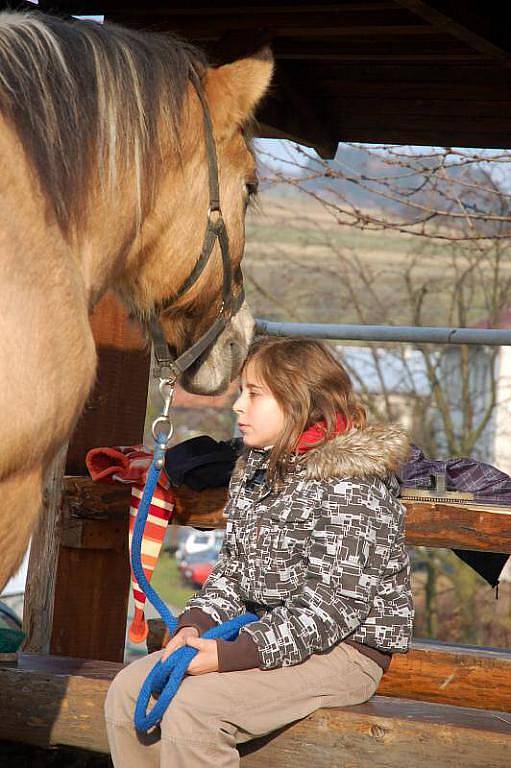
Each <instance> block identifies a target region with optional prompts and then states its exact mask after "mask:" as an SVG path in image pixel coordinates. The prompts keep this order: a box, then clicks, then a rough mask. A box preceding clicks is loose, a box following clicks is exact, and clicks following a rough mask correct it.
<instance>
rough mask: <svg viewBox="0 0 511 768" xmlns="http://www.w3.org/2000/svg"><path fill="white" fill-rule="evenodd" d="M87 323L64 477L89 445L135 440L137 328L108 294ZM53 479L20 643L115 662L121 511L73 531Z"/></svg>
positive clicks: (140, 345) (121, 628) (121, 633)
mask: <svg viewBox="0 0 511 768" xmlns="http://www.w3.org/2000/svg"><path fill="white" fill-rule="evenodd" d="M91 325H92V329H93V332H94V337H95V339H96V344H97V348H98V375H97V384H96V387H95V388H94V391H93V392H92V394H91V397H90V398H89V401H88V403H87V406H86V408H85V411H84V413H83V415H82V417H81V419H80V421H79V423H78V426H77V429H76V431H75V433H74V435H73V437H72V440H71V443H70V445H69V450H68V453H67V461H66V467H65V469H66V474H67V475H70V474H71V475H85V474H86V468H85V455H86V453H87V451H88V450H89V449H90V448H93V447H96V446H103V445H105V446H106V445H111V446H114V445H132V444H136V443H140V442H142V440H143V432H144V421H145V412H146V402H147V385H148V378H149V367H150V355H149V351H148V349H147V347H146V345H145V343H144V340H143V338H142V334H141V332H140V329H139V328H138V327H137V326H136V325H135V324H133V323H131V322H130V321H129V320H128V317H127V313H126V311H125V309H124V308H123V307H122V306H121V304H120V303H119V302H118V300H117V299H116V298H115V297H114V296H113V295H107V296H105V297H104V298H103V299H102V301H101V302H100V303H99V304H98V305H97V307H96V309H95V311H94V313H93V315H92V318H91ZM62 468H63V461H61V465H60V469H61V471H62ZM57 475H58V472H57ZM57 485H58V483H57V482H56V480H55V478H54V491H53V492H52V494H51V495H52V498H53V501H52V514H51V518H50V516H48V515H47V516H46V519H45V520H44V523H43V525H42V526H41V527H40V528H39V531H38V533H37V534H36V536H35V537H34V538H33V541H32V551H33V557H32V560H31V566H30V570H29V579H28V587H27V595H28V598H29V611H28V616H27V622H28V626H29V632H30V636H31V637H30V638H29V640H30V642H29V646H28V647H29V648H30V650H39V651H42V650H45V651H46V652H48V647H49V650H50V651H51V653H54V654H58V655H63V656H75V657H79V658H94V659H102V660H105V661H122V659H123V654H124V640H125V627H126V618H127V607H128V593H129V558H128V514H127V510H126V514H125V515H123V516H122V518H121V519H117V520H105V521H102V522H101V530H100V531H98V532H96V534H97V535H92V536H91V535H89V533H88V535H87V536H82V535H81V534H80V533H79V532H78V530H74V531H73V526H72V519H73V516H74V514H75V513H76V509H75V510H69V509H68V508H67V507H65V508H64V515H61V512H62V510H61V506H60V504H59V502H58V495H59V494H58V489H57ZM59 516H60V517H65V519H66V525H65V526H64V527H63V528H62V536H61V537H60V540H58V539H57V538H56V534H55V524H56V520H57V519H58V518H59ZM70 523H71V525H70Z"/></svg>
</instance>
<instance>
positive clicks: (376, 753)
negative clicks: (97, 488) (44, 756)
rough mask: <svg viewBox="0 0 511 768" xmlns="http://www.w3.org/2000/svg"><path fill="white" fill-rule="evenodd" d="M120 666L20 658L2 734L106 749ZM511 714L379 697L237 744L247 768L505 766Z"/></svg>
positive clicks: (6, 676) (6, 677)
mask: <svg viewBox="0 0 511 768" xmlns="http://www.w3.org/2000/svg"><path fill="white" fill-rule="evenodd" d="M118 669H120V665H112V664H106V663H105V662H103V663H100V662H84V661H80V660H78V659H63V658H55V657H53V658H51V657H49V658H48V657H46V658H41V657H37V656H33V655H30V654H29V655H25V656H21V658H20V661H19V664H18V665H17V666H16V665H8V664H3V665H1V666H0V684H1V686H2V694H3V695H2V699H1V703H0V738H2V739H8V740H10V741H22V742H25V743H30V744H37V745H41V746H54V745H58V744H65V745H68V746H74V747H81V748H85V749H89V750H95V751H98V752H107V751H108V744H107V739H106V732H105V726H104V718H103V704H104V699H105V695H106V691H107V689H108V686H109V684H110V680H111V679H112V678H113V676H114V675H115V673H116V672H117V671H118ZM510 747H511V723H510V720H509V715H507V714H506V713H503V712H498V711H493V710H492V711H483V710H479V709H470V708H462V707H453V706H449V705H442V704H432V703H425V702H417V701H411V700H404V699H394V698H391V697H384V696H374V697H373V698H372V699H371V700H370V701H368V702H367V703H366V704H361V705H358V706H354V707H347V708H332V709H320V710H318V711H317V712H315V713H314V714H312V715H311V716H309V717H307V718H305V719H304V720H301V721H299V722H297V723H295V724H292V725H290V726H289V727H287V728H285V729H283V730H281V731H279V732H276V733H274V734H272V735H271V736H269V737H266V738H263V739H258V740H256V741H253V742H249V743H248V744H245V745H242V746H241V747H240V753H241V765H242V767H244V768H267V766H268V765H271V766H272V768H289V766H292V765H301V764H302V762H303V758H304V755H306V756H307V757H308V758H312V757H313V762H314V765H315V768H331V766H332V765H333V764H334V763H336V762H338V760H339V755H342V760H343V764H345V765H346V766H348V765H349V766H350V768H366V767H367V765H368V764H370V765H374V766H375V767H376V768H419V766H422V765H423V764H424V763H425V762H426V763H427V764H429V765H439V766H442V768H459V766H460V765H463V767H464V768H481V766H485V768H490V766H491V768H507V766H508V764H509V748H510Z"/></svg>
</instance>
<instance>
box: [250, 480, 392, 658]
mask: <svg viewBox="0 0 511 768" xmlns="http://www.w3.org/2000/svg"><path fill="white" fill-rule="evenodd" d="M381 486H383V484H382V483H381V484H380V483H379V484H378V485H377V486H375V485H374V484H372V483H370V482H368V483H365V482H361V481H356V482H355V481H345V480H338V481H335V480H332V481H330V482H329V483H328V484H327V485H326V486H325V488H324V494H323V497H322V502H321V508H320V515H319V519H318V521H317V523H316V526H315V528H314V530H313V532H312V535H311V545H310V549H309V556H308V560H307V570H306V574H305V579H304V583H303V587H302V588H301V589H300V591H299V592H298V593H296V594H294V595H292V597H290V598H289V599H287V600H286V601H285V602H284V603H283V604H282V605H278V606H276V607H275V608H273V609H272V610H271V611H270V612H269V613H268V614H266V615H265V616H264V617H263V618H261V619H260V620H259V621H257V622H253V623H252V624H249V625H247V626H245V627H243V628H242V629H241V632H240V634H241V633H245V632H246V633H247V634H249V635H250V636H251V637H252V639H253V640H254V641H255V643H256V645H257V647H258V651H259V661H260V664H259V666H260V668H262V669H274V668H277V667H282V666H292V665H294V664H299V663H300V662H302V661H304V660H305V659H306V658H308V657H309V656H310V655H312V654H313V653H315V652H320V651H325V650H328V648H330V647H332V646H333V645H335V644H336V643H337V642H338V641H340V640H342V639H344V638H346V637H347V636H348V635H350V634H352V632H354V630H355V629H357V627H358V626H359V625H360V624H362V623H363V622H364V621H365V619H366V618H367V616H368V614H369V612H370V610H371V605H372V601H373V598H374V595H375V592H376V588H377V585H378V582H379V580H380V579H381V576H382V574H383V572H384V570H385V566H386V563H387V561H388V558H389V554H390V548H391V544H392V541H391V539H393V538H395V535H396V531H395V530H394V529H395V528H396V523H397V521H396V519H395V517H396V510H397V508H399V507H400V505H396V504H393V503H388V502H386V501H385V500H384V492H383V491H382V490H381Z"/></svg>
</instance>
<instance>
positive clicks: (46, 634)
mask: <svg viewBox="0 0 511 768" xmlns="http://www.w3.org/2000/svg"><path fill="white" fill-rule="evenodd" d="M66 453H67V445H66V446H64V447H63V448H62V449H61V450H60V451H59V453H58V454H57V456H56V458H55V460H54V461H53V464H52V465H51V467H50V470H49V472H48V475H47V479H46V485H45V488H44V492H43V510H42V514H41V517H40V519H39V524H38V526H37V529H36V531H35V533H34V535H33V536H32V544H31V547H30V559H29V563H28V576H27V586H26V589H25V600H24V606H23V630H24V632H25V633H26V635H27V637H26V640H25V643H24V646H23V648H24V650H25V651H31V652H33V653H48V652H49V649H50V637H51V629H52V620H53V601H54V595H55V576H56V573H57V561H58V556H59V542H60V512H61V498H62V486H63V475H64V467H65V464H66Z"/></svg>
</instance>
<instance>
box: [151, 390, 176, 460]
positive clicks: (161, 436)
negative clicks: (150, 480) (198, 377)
mask: <svg viewBox="0 0 511 768" xmlns="http://www.w3.org/2000/svg"><path fill="white" fill-rule="evenodd" d="M176 381H177V379H176V377H175V376H174V377H173V378H160V383H159V385H158V389H159V390H160V395H161V397H162V400H163V410H162V412H161V415H160V416H158V418H157V419H155V420H154V421H153V424H152V427H151V432H152V435H153V437H154V439H155V440H156V442H157V443H158V445H159V447H160V448H161V449H162V450H166V449H167V448H168V445H169V442H170V440H171V438H172V435H173V434H174V425H173V423H172V419H171V417H170V409H171V407H172V400H173V398H174V390H175V388H176ZM157 466H158V468H159V469H161V467H163V459H160V460H159V461H158V462H157Z"/></svg>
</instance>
